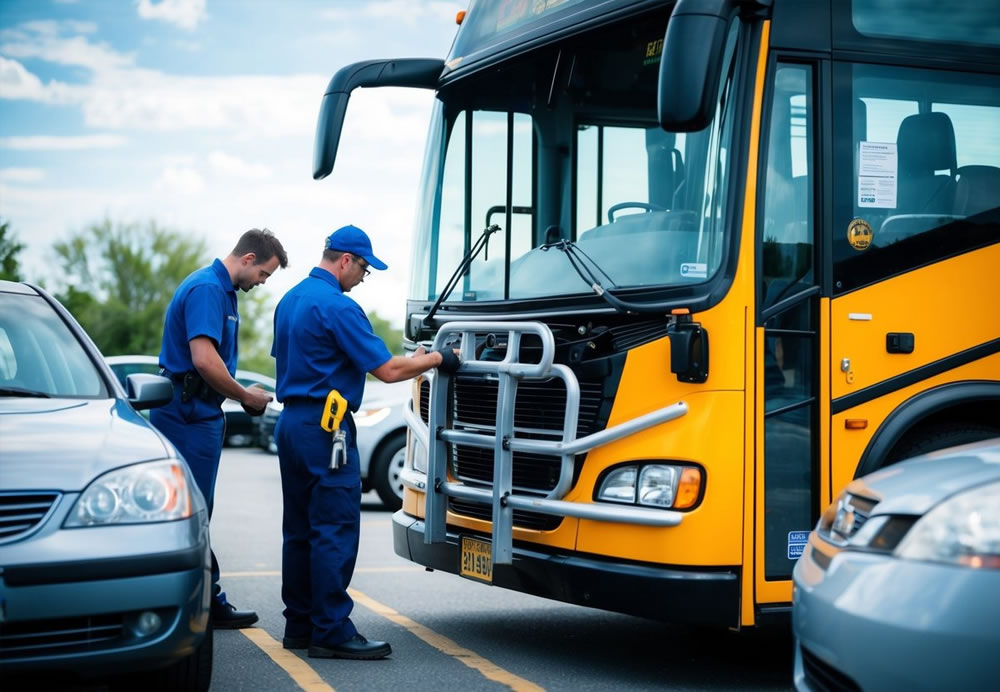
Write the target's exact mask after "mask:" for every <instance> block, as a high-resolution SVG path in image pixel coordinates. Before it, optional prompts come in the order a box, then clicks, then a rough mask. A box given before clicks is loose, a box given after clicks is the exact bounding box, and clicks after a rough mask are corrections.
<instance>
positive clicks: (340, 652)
mask: <svg viewBox="0 0 1000 692" xmlns="http://www.w3.org/2000/svg"><path fill="white" fill-rule="evenodd" d="M391 653H392V647H391V646H389V643H388V642H370V641H368V640H367V639H365V638H364V637H362V636H361V635H360V634H355V635H354V636H353V637H351V638H350V639H348V640H347V641H346V642H343V643H341V644H337V645H336V646H322V645H320V644H310V645H309V658H353V659H359V660H363V661H370V660H374V659H376V658H385V657H386V656H388V655H389V654H391Z"/></svg>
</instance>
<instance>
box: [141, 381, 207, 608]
mask: <svg viewBox="0 0 1000 692" xmlns="http://www.w3.org/2000/svg"><path fill="white" fill-rule="evenodd" d="M194 403H195V402H187V403H185V402H182V401H181V400H180V387H176V386H175V387H174V399H173V401H171V402H170V403H169V404H167V405H166V406H162V407H160V408H156V409H153V410H152V411H150V413H149V421H150V422H151V423H152V424H153V426H155V427H156V429H157V430H159V431H160V432H161V433H163V434H164V435H165V436H166V438H167V439H168V440H170V441H171V442H172V443H173V445H174V447H176V448H177V451H178V452H180V453H181V456H183V457H184V460H185V461H186V462H187V464H188V467H189V468H190V469H191V473H192V474H193V475H194V480H195V483H197V484H198V489H199V490H200V491H201V494H202V495H204V497H205V503H206V504H207V505H208V516H209V518H211V516H212V509H213V507H214V505H215V479H216V477H218V475H219V460H220V459H221V458H222V441H223V438H224V437H225V434H226V417H225V416H224V415H223V413H222V409H220V408H218V407H215V411H217V414H216V415H210V416H209V417H207V418H202V417H201V416H203V415H205V408H206V405H205V403H204V402H198V404H199V405H198V406H194V405H193V404H194ZM212 593H213V594H215V597H216V598H217V599H218V600H219V601H221V602H222V603H225V602H226V595H225V594H224V593H221V589H220V588H219V562H218V560H216V559H215V551H214V550H213V551H212Z"/></svg>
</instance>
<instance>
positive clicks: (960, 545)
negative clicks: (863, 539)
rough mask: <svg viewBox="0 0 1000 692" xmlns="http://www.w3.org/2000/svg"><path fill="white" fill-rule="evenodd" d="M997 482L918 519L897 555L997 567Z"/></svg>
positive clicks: (999, 488)
mask: <svg viewBox="0 0 1000 692" xmlns="http://www.w3.org/2000/svg"><path fill="white" fill-rule="evenodd" d="M997 507H1000V483H991V484H989V485H984V486H980V487H978V488H975V489H973V490H967V491H965V492H962V493H959V494H957V495H954V496H952V497H950V498H948V499H947V500H945V501H944V502H942V503H941V504H939V505H938V506H937V507H935V508H933V509H932V510H931V511H929V512H928V513H927V514H925V515H924V516H922V517H921V518H920V519H918V520H917V523H915V524H914V525H913V528H911V529H910V531H909V532H908V533H907V534H906V536H905V537H904V538H903V540H902V541H901V542H900V544H899V547H897V548H896V556H897V557H901V558H907V559H910V560H930V561H932V562H944V563H948V564H953V565H962V566H964V567H975V568H981V567H988V568H994V569H998V568H1000V513H998V512H997Z"/></svg>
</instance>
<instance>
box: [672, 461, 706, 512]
mask: <svg viewBox="0 0 1000 692" xmlns="http://www.w3.org/2000/svg"><path fill="white" fill-rule="evenodd" d="M699 495H701V469H699V468H696V467H694V466H685V467H684V470H683V471H682V472H681V479H680V482H679V483H678V484H677V494H676V495H675V497H674V509H687V508H688V507H694V505H695V503H696V502H698V496H699Z"/></svg>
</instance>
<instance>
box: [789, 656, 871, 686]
mask: <svg viewBox="0 0 1000 692" xmlns="http://www.w3.org/2000/svg"><path fill="white" fill-rule="evenodd" d="M799 651H800V652H801V653H802V670H803V672H804V673H805V678H806V682H807V683H808V684H809V689H812V690H817V692H861V687H860V686H859V685H858V683H856V682H854V681H853V680H851V678H849V677H847V676H846V675H844V674H843V673H841V672H840V671H839V670H837V669H836V668H834V667H833V666H831V665H830V664H829V663H827V662H826V661H824V660H822V659H821V658H819V657H818V656H815V655H814V654H812V653H811V652H810V651H809V649H807V648H805V647H804V646H799Z"/></svg>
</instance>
